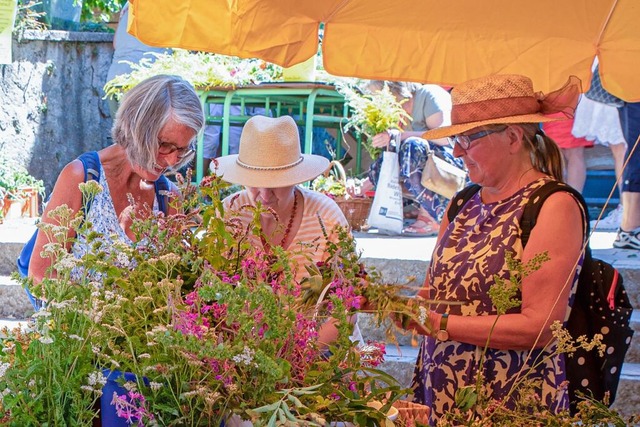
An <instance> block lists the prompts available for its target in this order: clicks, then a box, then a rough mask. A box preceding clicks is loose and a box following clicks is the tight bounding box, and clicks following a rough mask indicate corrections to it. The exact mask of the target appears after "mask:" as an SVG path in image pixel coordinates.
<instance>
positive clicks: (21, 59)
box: [0, 31, 113, 193]
mask: <svg viewBox="0 0 640 427" xmlns="http://www.w3.org/2000/svg"><path fill="white" fill-rule="evenodd" d="M112 40H113V35H112V34H109V33H84V32H67V31H26V32H24V33H23V34H21V35H20V36H15V37H14V39H13V46H12V54H13V63H12V64H10V65H0V102H1V104H2V108H0V150H2V154H3V155H5V156H8V157H10V158H13V159H16V160H18V161H19V162H20V163H22V164H24V165H25V166H26V167H27V169H28V170H29V172H30V173H31V174H32V175H34V176H35V177H37V178H40V179H42V180H44V182H45V185H46V189H47V193H49V192H50V191H51V189H52V188H53V185H54V184H55V180H56V178H57V176H58V174H59V173H60V171H61V170H62V168H63V167H64V165H65V164H67V163H68V162H69V161H71V160H73V159H74V158H75V157H77V156H78V155H79V154H80V153H82V152H84V151H88V150H96V149H100V148H102V147H105V146H107V145H109V144H110V141H111V137H110V129H111V117H110V116H109V108H108V105H107V102H106V101H104V100H103V99H102V96H103V92H102V87H103V86H104V84H105V80H106V76H107V70H108V69H109V65H110V64H111V57H112V56H113V44H112Z"/></svg>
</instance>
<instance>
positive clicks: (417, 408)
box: [393, 400, 431, 427]
mask: <svg viewBox="0 0 640 427" xmlns="http://www.w3.org/2000/svg"><path fill="white" fill-rule="evenodd" d="M393 406H394V407H395V408H396V409H397V410H398V418H397V421H396V425H399V426H403V427H416V426H427V425H429V411H430V410H431V409H430V408H429V407H428V406H425V405H421V404H419V403H413V402H409V401H407V400H396V401H395V402H393Z"/></svg>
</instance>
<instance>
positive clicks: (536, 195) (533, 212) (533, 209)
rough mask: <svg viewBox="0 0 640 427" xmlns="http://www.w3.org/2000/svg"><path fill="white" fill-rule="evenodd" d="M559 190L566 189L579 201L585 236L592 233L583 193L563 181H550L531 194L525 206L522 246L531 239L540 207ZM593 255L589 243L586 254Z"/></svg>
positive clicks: (521, 227)
mask: <svg viewBox="0 0 640 427" xmlns="http://www.w3.org/2000/svg"><path fill="white" fill-rule="evenodd" d="M558 191H564V192H566V193H569V194H571V195H572V196H573V197H574V198H575V199H576V200H577V201H578V205H579V206H580V210H581V212H582V222H583V224H582V230H583V232H584V236H585V238H587V237H588V236H589V234H590V228H589V210H588V208H587V203H586V202H585V200H584V198H583V197H582V194H580V192H579V191H578V190H576V189H575V188H573V187H571V186H570V185H567V184H565V183H563V182H559V181H555V180H554V181H549V182H547V183H545V184H544V185H543V186H542V187H540V188H538V189H537V190H536V191H534V192H533V194H531V197H530V198H529V202H528V203H527V205H526V206H525V208H524V212H523V213H522V219H521V220H520V229H521V231H522V236H521V240H522V247H523V248H524V247H525V246H526V245H527V242H528V241H529V236H530V235H531V230H533V227H535V226H536V221H537V219H538V214H539V213H540V209H542V205H543V204H544V202H545V200H547V198H548V197H549V196H551V195H552V194H553V193H557V192H558ZM585 255H589V256H590V255H591V251H590V249H589V245H587V247H586V254H585Z"/></svg>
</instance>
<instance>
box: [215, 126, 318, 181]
mask: <svg viewBox="0 0 640 427" xmlns="http://www.w3.org/2000/svg"><path fill="white" fill-rule="evenodd" d="M217 163H218V166H217V169H216V170H215V171H214V172H215V173H216V174H217V175H220V176H222V179H224V180H225V181H227V182H230V183H232V184H240V185H244V186H247V187H259V188H280V187H288V186H291V185H296V184H300V183H302V182H306V181H309V180H311V179H313V178H315V177H317V176H318V175H320V174H322V173H323V172H324V171H326V170H327V169H328V168H329V160H327V159H326V158H324V157H322V156H317V155H315V154H302V153H301V150H300V136H299V134H298V126H297V125H296V122H295V121H294V120H293V118H292V117H291V116H282V117H277V118H272V117H266V116H253V117H251V118H250V119H249V120H247V123H245V125H244V127H243V129H242V134H241V136H240V148H239V150H238V154H232V155H228V156H222V157H220V158H218V159H217Z"/></svg>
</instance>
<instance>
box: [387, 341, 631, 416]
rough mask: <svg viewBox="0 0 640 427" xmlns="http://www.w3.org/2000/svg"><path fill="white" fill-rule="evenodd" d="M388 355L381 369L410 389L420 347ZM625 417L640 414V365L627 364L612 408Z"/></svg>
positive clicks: (389, 350) (395, 349)
mask: <svg viewBox="0 0 640 427" xmlns="http://www.w3.org/2000/svg"><path fill="white" fill-rule="evenodd" d="M386 351H387V354H386V356H385V361H384V362H383V363H382V365H380V369H382V370H383V371H385V372H386V373H388V374H389V375H391V376H393V377H394V378H396V379H397V380H398V383H399V384H400V385H401V386H402V387H410V386H411V380H412V378H413V370H414V367H415V363H416V358H417V356H418V347H413V346H399V347H398V346H395V345H392V344H389V345H387V347H386ZM612 408H613V409H615V410H616V411H617V412H619V413H620V414H621V415H622V416H623V417H630V416H632V415H638V414H640V364H639V363H625V364H624V365H623V366H622V373H621V374H620V383H619V384H618V392H617V396H616V400H615V402H614V403H613V406H612Z"/></svg>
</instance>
